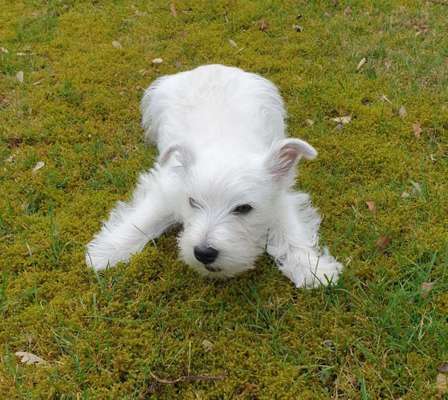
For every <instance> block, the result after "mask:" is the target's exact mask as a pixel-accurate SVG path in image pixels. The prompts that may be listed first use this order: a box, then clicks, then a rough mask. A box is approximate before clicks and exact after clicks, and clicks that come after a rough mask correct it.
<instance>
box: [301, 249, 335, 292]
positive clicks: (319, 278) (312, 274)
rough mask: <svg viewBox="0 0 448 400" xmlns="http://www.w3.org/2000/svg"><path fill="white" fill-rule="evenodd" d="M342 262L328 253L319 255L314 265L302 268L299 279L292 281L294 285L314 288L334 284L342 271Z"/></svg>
mask: <svg viewBox="0 0 448 400" xmlns="http://www.w3.org/2000/svg"><path fill="white" fill-rule="evenodd" d="M342 268H343V267H342V264H341V263H340V262H338V261H336V259H334V258H333V257H332V256H330V255H321V256H320V257H318V259H317V261H316V263H315V264H314V265H312V264H311V265H309V266H308V268H306V267H305V268H304V270H303V271H302V272H303V273H302V274H300V275H301V276H299V279H298V280H297V281H294V284H295V285H296V287H306V288H315V287H318V286H327V285H331V284H335V283H336V282H337V280H338V278H339V275H340V273H341V271H342Z"/></svg>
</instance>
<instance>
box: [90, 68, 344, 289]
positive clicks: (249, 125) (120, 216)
mask: <svg viewBox="0 0 448 400" xmlns="http://www.w3.org/2000/svg"><path fill="white" fill-rule="evenodd" d="M141 109H142V114H143V119H142V125H143V128H144V130H145V137H146V138H147V139H148V140H149V141H151V142H153V143H154V144H156V145H157V148H158V150H159V153H160V155H159V158H158V161H157V163H156V165H155V166H154V168H153V169H152V170H150V171H149V172H145V173H143V174H142V175H141V176H140V179H139V183H138V185H137V188H136V190H135V193H134V195H133V198H132V200H131V201H130V202H128V203H122V202H120V203H118V205H117V206H116V208H115V209H114V210H113V211H112V213H111V215H110V217H109V220H108V221H107V222H106V223H105V224H104V225H103V227H102V229H101V231H100V232H99V233H98V234H97V235H96V236H95V237H94V239H93V240H92V241H91V242H90V243H89V244H88V246H87V253H86V261H87V264H88V265H89V266H91V267H93V268H95V269H103V268H106V267H107V266H113V265H115V264H116V263H118V262H120V261H128V260H129V259H130V257H131V256H132V254H134V253H137V252H139V251H141V250H142V249H143V247H144V246H145V244H146V243H147V242H148V241H149V240H152V239H154V238H157V237H158V236H159V235H161V234H162V233H163V232H164V231H165V230H166V229H167V228H168V227H170V226H171V225H173V224H176V223H181V224H182V225H183V231H182V233H181V234H180V236H179V247H180V254H181V257H182V259H183V260H184V261H185V262H186V263H187V264H189V265H190V266H191V267H193V268H194V269H196V270H197V271H198V272H199V273H201V274H203V275H208V276H211V277H230V276H234V275H236V274H238V273H241V272H243V271H246V270H248V269H251V268H253V267H254V263H255V260H256V258H257V256H259V255H260V254H262V253H263V252H264V251H265V250H266V251H267V252H268V253H269V254H270V255H271V256H272V257H274V259H275V261H276V263H277V265H278V267H279V269H280V270H281V271H282V272H283V273H284V274H285V275H286V276H287V277H288V278H289V279H291V280H292V281H293V282H294V284H295V285H296V286H297V287H303V286H316V285H319V284H327V283H328V282H329V281H333V282H334V281H335V280H336V279H337V277H338V275H339V273H340V271H341V269H342V265H341V264H340V263H339V262H337V261H336V260H335V259H334V258H333V257H332V256H330V255H329V254H328V252H324V253H323V252H322V251H321V250H320V249H319V245H318V229H319V224H320V217H319V215H318V213H317V212H316V210H315V209H313V208H312V207H311V205H310V202H309V197H308V195H306V194H304V193H294V192H293V191H292V190H291V186H292V184H293V183H294V178H295V170H296V164H297V162H298V161H299V159H300V158H302V157H303V158H307V159H311V158H314V157H315V156H316V154H317V153H316V151H315V150H314V148H313V147H312V146H310V145H309V144H308V143H306V142H304V141H301V140H299V139H292V138H286V137H285V121H284V120H285V110H284V107H283V101H282V99H281V97H280V95H279V93H278V91H277V88H276V87H275V86H274V85H273V84H272V83H271V82H270V81H268V80H266V79H264V78H262V77H260V76H258V75H256V74H251V73H247V72H244V71H242V70H241V69H238V68H232V67H225V66H222V65H206V66H201V67H199V68H196V69H194V70H192V71H187V72H181V73H178V74H175V75H170V76H165V77H162V78H160V79H158V80H157V81H155V82H154V83H153V84H152V85H151V86H150V87H149V88H148V89H147V90H146V92H145V95H144V97H143V100H142V104H141ZM190 198H192V199H194V202H195V203H194V204H195V205H196V206H198V207H199V208H194V207H192V206H191V204H190V202H189V199H190ZM241 204H250V205H251V206H252V207H253V209H252V211H250V212H248V213H247V214H245V215H237V214H235V213H233V212H232V210H234V208H235V207H236V206H238V205H241ZM199 245H206V246H210V247H213V248H215V249H217V250H218V251H219V255H218V257H217V259H216V261H214V262H213V267H214V268H215V269H217V270H219V271H218V272H210V271H208V270H207V269H205V267H204V265H203V264H201V263H200V262H199V261H198V260H196V258H195V256H194V251H193V249H194V247H195V246H199Z"/></svg>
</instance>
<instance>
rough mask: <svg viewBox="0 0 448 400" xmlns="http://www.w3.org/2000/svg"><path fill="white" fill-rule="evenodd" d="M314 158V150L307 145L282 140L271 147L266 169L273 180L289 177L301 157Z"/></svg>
mask: <svg viewBox="0 0 448 400" xmlns="http://www.w3.org/2000/svg"><path fill="white" fill-rule="evenodd" d="M316 156H317V151H316V149H315V148H314V147H313V146H311V145H310V144H309V143H307V142H305V141H303V140H300V139H282V140H279V141H278V142H276V143H274V144H273V145H272V148H271V150H270V152H269V155H268V159H267V167H268V170H269V172H270V174H271V175H272V176H273V177H274V178H276V179H280V178H282V177H285V176H290V175H291V174H290V172H293V171H294V167H295V166H296V164H297V163H298V161H299V160H300V159H301V158H302V157H303V158H305V159H307V160H311V159H313V158H315V157H316Z"/></svg>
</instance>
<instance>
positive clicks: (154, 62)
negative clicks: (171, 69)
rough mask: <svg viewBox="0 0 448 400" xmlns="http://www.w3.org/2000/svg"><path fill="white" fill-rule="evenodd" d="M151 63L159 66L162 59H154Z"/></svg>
mask: <svg viewBox="0 0 448 400" xmlns="http://www.w3.org/2000/svg"><path fill="white" fill-rule="evenodd" d="M151 62H152V63H153V64H155V65H159V64H162V63H163V58H154V59H153V60H152V61H151Z"/></svg>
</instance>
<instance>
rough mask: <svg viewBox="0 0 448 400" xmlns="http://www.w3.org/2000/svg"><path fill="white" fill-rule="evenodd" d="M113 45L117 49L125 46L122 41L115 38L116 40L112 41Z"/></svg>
mask: <svg viewBox="0 0 448 400" xmlns="http://www.w3.org/2000/svg"><path fill="white" fill-rule="evenodd" d="M112 46H114V47H115V48H116V49H122V48H123V46H122V45H121V43H120V42H119V41H117V40H114V41H113V42H112Z"/></svg>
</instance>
